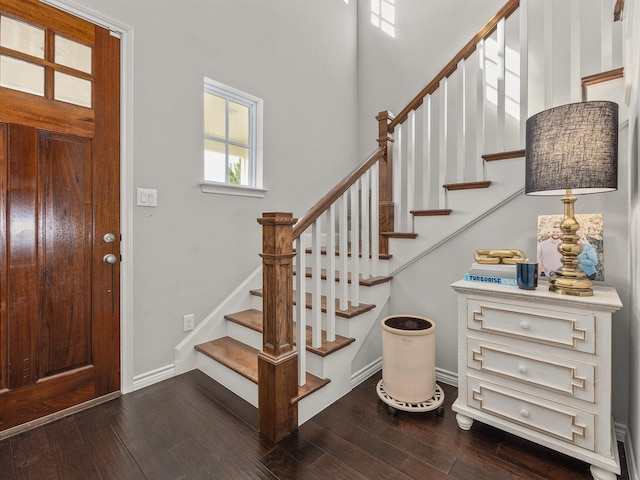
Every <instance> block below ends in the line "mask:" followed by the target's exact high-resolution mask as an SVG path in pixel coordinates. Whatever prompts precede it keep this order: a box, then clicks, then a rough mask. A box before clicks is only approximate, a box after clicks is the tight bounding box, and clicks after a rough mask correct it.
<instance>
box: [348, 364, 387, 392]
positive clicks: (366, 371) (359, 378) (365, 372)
mask: <svg viewBox="0 0 640 480" xmlns="http://www.w3.org/2000/svg"><path fill="white" fill-rule="evenodd" d="M380 370H382V357H380V358H379V359H377V360H376V361H374V362H372V363H370V364H369V365H367V366H366V367H364V368H363V369H361V370H359V371H357V372H356V373H354V374H353V375H351V388H356V387H357V386H358V385H360V384H361V383H362V382H364V381H365V380H366V379H367V378H369V377H370V376H372V375H375V374H376V373H378V372H379V371H380Z"/></svg>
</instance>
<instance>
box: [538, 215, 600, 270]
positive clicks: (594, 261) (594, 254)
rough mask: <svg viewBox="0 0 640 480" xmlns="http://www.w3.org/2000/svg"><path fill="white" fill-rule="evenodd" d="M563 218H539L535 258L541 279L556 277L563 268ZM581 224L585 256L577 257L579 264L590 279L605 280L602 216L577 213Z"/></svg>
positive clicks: (582, 254) (580, 234)
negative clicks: (561, 226)
mask: <svg viewBox="0 0 640 480" xmlns="http://www.w3.org/2000/svg"><path fill="white" fill-rule="evenodd" d="M562 219H563V215H539V216H538V237H537V242H536V243H537V248H536V258H537V262H538V272H539V275H540V276H542V277H549V276H551V275H553V272H555V271H556V270H557V269H558V268H560V267H561V266H562V263H561V262H560V258H561V255H560V252H558V244H560V243H561V242H562V240H560V235H561V234H562V231H561V230H560V222H562ZM576 221H577V222H578V223H579V224H580V230H578V236H580V240H578V241H579V242H580V243H581V245H582V253H581V254H580V255H579V256H578V258H579V259H580V264H579V265H578V266H579V267H580V268H581V269H582V270H583V271H584V273H585V274H586V275H587V277H589V278H590V279H591V280H597V281H602V280H604V229H603V223H602V214H600V213H590V214H577V215H576Z"/></svg>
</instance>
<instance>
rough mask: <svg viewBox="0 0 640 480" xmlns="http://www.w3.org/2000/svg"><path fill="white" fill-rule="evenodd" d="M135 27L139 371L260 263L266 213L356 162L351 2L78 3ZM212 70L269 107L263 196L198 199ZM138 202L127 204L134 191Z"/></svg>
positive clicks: (165, 356) (297, 201) (320, 188)
mask: <svg viewBox="0 0 640 480" xmlns="http://www.w3.org/2000/svg"><path fill="white" fill-rule="evenodd" d="M76 3H77V4H78V5H79V6H80V7H81V8H85V9H88V10H91V11H94V12H96V13H98V14H99V15H101V16H104V17H107V18H110V19H113V20H115V21H116V22H118V23H120V24H125V25H128V26H130V27H131V28H132V29H133V38H132V39H131V38H130V39H129V40H133V72H132V75H133V78H132V79H133V92H132V99H133V103H132V105H131V107H132V115H133V132H132V133H133V138H132V139H131V141H132V158H130V159H128V160H129V161H130V162H132V164H133V166H132V168H133V185H132V187H133V188H137V187H144V188H154V189H157V190H158V207H157V208H148V207H147V208H143V207H136V206H128V207H129V208H132V209H133V231H132V232H129V233H130V234H132V235H133V258H132V259H126V260H127V261H132V262H133V292H132V295H133V297H132V298H133V308H132V310H133V318H128V319H126V321H132V322H133V351H134V353H133V375H134V376H135V375H140V374H143V373H146V372H149V371H152V370H156V369H159V368H162V367H165V366H167V365H170V364H172V363H173V354H174V347H175V346H176V345H177V344H178V343H180V341H181V340H182V339H183V338H184V336H185V335H186V334H185V333H184V332H183V325H182V324H183V320H182V317H183V315H185V314H188V313H194V314H195V317H196V323H198V322H200V321H201V320H202V319H203V318H204V317H205V316H206V315H208V314H209V313H210V312H211V311H212V310H213V309H214V308H215V307H216V306H217V305H218V304H219V303H220V301H221V300H223V299H224V298H225V297H226V296H227V295H228V294H229V293H230V292H231V291H232V290H233V289H234V288H235V287H236V286H237V285H238V284H240V282H241V281H242V280H244V279H245V278H246V277H247V276H248V275H249V273H251V272H252V271H253V270H254V269H255V268H256V267H257V266H258V265H259V264H260V258H259V256H258V254H259V252H260V249H261V229H260V226H259V225H258V223H257V222H256V219H257V218H258V217H260V216H261V214H262V212H265V211H291V212H293V213H294V215H298V216H299V215H302V214H303V213H304V212H305V211H306V209H307V208H308V207H310V206H311V205H312V204H313V203H314V202H315V201H317V200H318V199H319V198H320V197H321V196H322V195H324V193H326V191H327V189H328V188H330V187H331V186H333V184H335V183H336V182H337V181H338V180H340V179H341V178H342V177H343V176H344V175H345V174H346V173H348V172H349V171H350V170H351V169H352V168H353V166H354V165H355V164H356V162H357V160H358V159H357V157H356V145H355V144H354V142H353V138H354V137H355V136H356V131H355V125H356V100H357V98H356V86H357V85H356V82H357V72H356V31H355V22H356V8H355V5H353V4H352V5H348V4H345V2H344V1H343V0H307V1H305V2H300V1H298V0H270V1H268V2H265V1H260V0H233V1H224V0H190V1H189V2H176V1H173V0H155V1H153V2H151V1H131V0H77V2H76ZM205 76H207V77H209V78H212V79H214V80H217V81H219V82H222V83H224V84H227V85H230V86H232V87H235V88H238V89H240V90H243V91H245V92H247V93H250V94H252V95H255V96H258V97H261V98H262V99H264V185H265V188H266V189H267V190H268V193H267V194H266V197H265V198H264V199H256V198H246V197H236V196H224V195H215V194H205V193H202V192H201V191H200V186H199V183H200V182H201V181H202V175H203V165H202V162H203V160H202V158H203V153H202V148H203V141H202V131H203V113H202V108H203V107H202V102H203V97H202V88H203V78H204V77H205ZM134 198H135V196H134Z"/></svg>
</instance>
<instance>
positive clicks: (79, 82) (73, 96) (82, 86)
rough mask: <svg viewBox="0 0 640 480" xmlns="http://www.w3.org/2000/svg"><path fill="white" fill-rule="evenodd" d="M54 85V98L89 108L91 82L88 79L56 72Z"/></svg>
mask: <svg viewBox="0 0 640 480" xmlns="http://www.w3.org/2000/svg"><path fill="white" fill-rule="evenodd" d="M54 85H55V86H54V89H53V90H54V94H53V98H55V99H56V100H60V101H62V102H68V103H73V104H75V105H80V106H81V107H87V108H91V82H90V81H89V80H85V79H84V78H78V77H74V76H73V75H67V74H66V73H62V72H56V73H55V74H54Z"/></svg>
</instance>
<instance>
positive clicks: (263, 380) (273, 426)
mask: <svg viewBox="0 0 640 480" xmlns="http://www.w3.org/2000/svg"><path fill="white" fill-rule="evenodd" d="M297 221H298V219H297V218H293V216H292V214H291V213H280V212H268V213H263V214H262V218H259V219H258V223H260V225H262V252H263V253H262V254H261V255H260V256H261V257H262V290H263V297H262V310H263V314H262V324H263V325H262V326H263V334H262V352H260V353H259V354H258V429H259V430H260V432H262V433H263V434H264V435H266V436H267V437H268V438H270V439H271V440H273V441H275V442H278V441H280V440H281V439H283V438H284V437H286V436H287V435H288V434H289V433H291V432H293V431H294V430H295V429H297V428H298V404H297V403H296V404H292V403H291V400H292V399H293V398H295V397H296V396H297V393H298V354H297V352H296V351H295V350H294V349H293V282H292V280H291V279H292V278H293V258H294V256H295V254H294V253H293V225H294V224H295V223H296V222H297Z"/></svg>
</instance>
